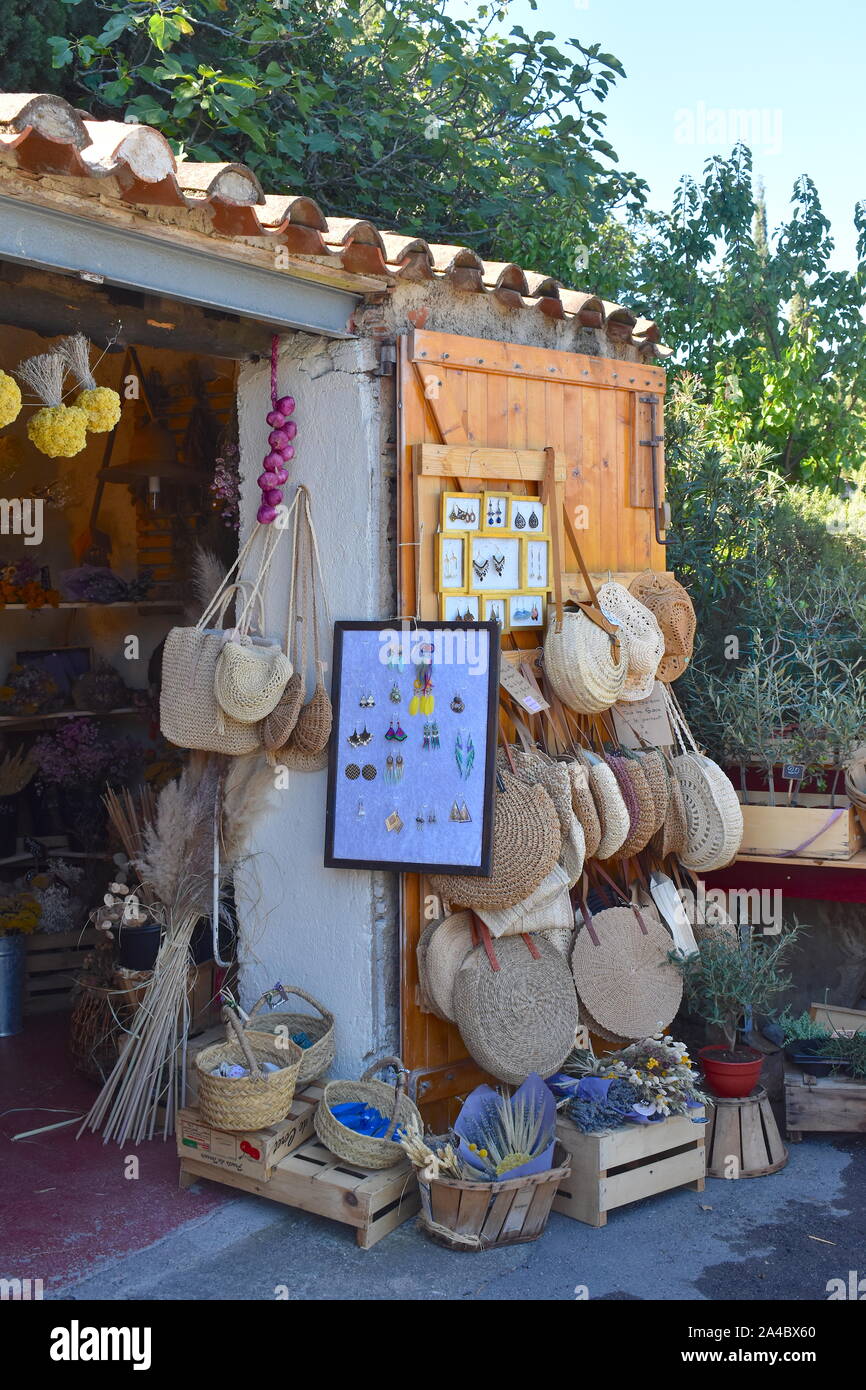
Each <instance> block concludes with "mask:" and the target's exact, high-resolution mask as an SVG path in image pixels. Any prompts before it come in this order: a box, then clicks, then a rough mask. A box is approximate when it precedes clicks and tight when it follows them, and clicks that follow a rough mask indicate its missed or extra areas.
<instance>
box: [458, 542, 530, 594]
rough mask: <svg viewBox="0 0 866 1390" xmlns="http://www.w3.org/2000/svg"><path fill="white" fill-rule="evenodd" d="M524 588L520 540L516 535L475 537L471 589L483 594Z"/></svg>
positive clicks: (472, 554)
mask: <svg viewBox="0 0 866 1390" xmlns="http://www.w3.org/2000/svg"><path fill="white" fill-rule="evenodd" d="M519 588H520V541H519V539H518V538H517V537H516V536H513V537H512V536H498V537H495V536H472V537H471V539H470V541H469V590H470V592H471V593H473V594H483V593H485V592H487V591H489V590H493V591H494V592H498V593H502V592H503V591H504V590H509V589H519Z"/></svg>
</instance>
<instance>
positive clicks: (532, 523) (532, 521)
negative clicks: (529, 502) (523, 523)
mask: <svg viewBox="0 0 866 1390" xmlns="http://www.w3.org/2000/svg"><path fill="white" fill-rule="evenodd" d="M529 529H530V531H537V530H538V512H537V511H536V510H535V508H534V507H533V509H532V511H531V512H530V513H529Z"/></svg>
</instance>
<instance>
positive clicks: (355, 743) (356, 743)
mask: <svg viewBox="0 0 866 1390" xmlns="http://www.w3.org/2000/svg"><path fill="white" fill-rule="evenodd" d="M346 742H347V743H348V744H350V745H351V746H352V748H360V746H361V735H360V734H359V733H358V730H357V729H355V730H354V731H353V732H352V733H351V734H349V737H348V738H347V739H346Z"/></svg>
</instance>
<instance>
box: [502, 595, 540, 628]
mask: <svg viewBox="0 0 866 1390" xmlns="http://www.w3.org/2000/svg"><path fill="white" fill-rule="evenodd" d="M524 610H525V613H526V616H525V617H524V616H523V614H524ZM546 617H547V595H546V594H541V593H537V594H526V593H522V592H521V593H519V594H509V596H508V627H509V631H511V632H520V631H523V630H525V629H527V628H543V627H544V625H545V621H546Z"/></svg>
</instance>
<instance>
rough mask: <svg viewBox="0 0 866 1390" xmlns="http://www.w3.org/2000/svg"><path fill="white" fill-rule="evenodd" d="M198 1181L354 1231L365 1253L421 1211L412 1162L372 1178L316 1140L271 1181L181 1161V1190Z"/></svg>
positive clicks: (298, 1151)
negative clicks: (267, 1200)
mask: <svg viewBox="0 0 866 1390" xmlns="http://www.w3.org/2000/svg"><path fill="white" fill-rule="evenodd" d="M199 1178H209V1179H210V1180H211V1181H212V1182H220V1183H224V1184H225V1185H226V1186H227V1187H236V1188H239V1189H240V1190H241V1191H242V1192H252V1193H255V1195H256V1196H258V1197H269V1198H270V1199H271V1200H272V1201H274V1202H281V1203H283V1205H285V1206H288V1207H297V1208H298V1210H299V1211H308V1212H312V1213H313V1214H314V1215H316V1216H327V1217H329V1218H330V1219H331V1220H332V1221H342V1222H343V1223H344V1225H346V1226H352V1227H353V1228H354V1230H355V1238H356V1240H357V1242H358V1244H359V1245H360V1247H361V1249H362V1250H369V1249H370V1247H371V1246H373V1245H375V1244H376V1243H377V1242H378V1241H380V1240H381V1239H382V1237H383V1236H386V1235H388V1233H389V1232H390V1231H393V1230H395V1229H396V1227H397V1226H400V1225H402V1223H403V1222H404V1221H408V1219H409V1217H410V1216H414V1215H415V1213H416V1212H417V1210H418V1207H419V1205H420V1199H419V1196H418V1182H417V1179H416V1177H415V1169H414V1168H413V1167H412V1165H411V1163H410V1162H409V1161H408V1159H403V1160H402V1161H401V1162H400V1163H395V1164H394V1166H393V1167H392V1168H382V1169H379V1171H378V1172H371V1170H370V1169H369V1168H361V1167H358V1166H357V1165H355V1164H353V1163H345V1162H344V1161H343V1159H341V1158H337V1157H336V1155H335V1154H332V1153H331V1152H330V1150H329V1149H326V1148H325V1146H324V1145H323V1144H320V1143H319V1141H318V1139H310V1140H308V1141H307V1143H306V1144H302V1145H301V1147H300V1148H299V1149H296V1150H295V1151H294V1153H291V1154H289V1155H288V1156H287V1157H286V1158H284V1159H283V1160H282V1162H281V1163H279V1164H278V1165H277V1167H276V1168H275V1169H274V1171H273V1173H272V1174H271V1177H270V1179H269V1180H267V1181H265V1180H262V1179H258V1178H251V1177H247V1176H245V1175H244V1174H242V1173H227V1172H221V1171H217V1170H216V1169H214V1168H211V1167H209V1166H208V1165H207V1164H205V1163H200V1162H197V1161H196V1160H195V1159H193V1158H182V1159H181V1163H180V1185H181V1187H190V1186H191V1185H192V1184H193V1183H194V1182H196V1181H197V1180H198V1179H199Z"/></svg>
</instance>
